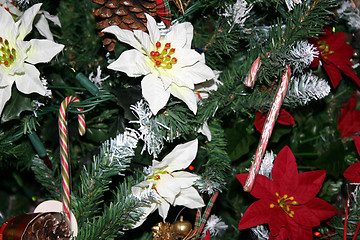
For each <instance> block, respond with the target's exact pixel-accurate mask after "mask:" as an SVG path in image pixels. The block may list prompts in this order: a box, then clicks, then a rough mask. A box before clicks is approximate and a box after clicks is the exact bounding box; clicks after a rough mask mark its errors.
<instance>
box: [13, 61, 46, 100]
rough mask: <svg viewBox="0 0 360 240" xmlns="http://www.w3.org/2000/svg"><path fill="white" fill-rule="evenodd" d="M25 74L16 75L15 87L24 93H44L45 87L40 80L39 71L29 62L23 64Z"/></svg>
mask: <svg viewBox="0 0 360 240" xmlns="http://www.w3.org/2000/svg"><path fill="white" fill-rule="evenodd" d="M24 69H25V74H23V75H18V76H16V80H15V83H16V88H17V89H18V90H19V91H20V92H22V93H25V94H30V93H38V94H40V95H43V96H44V95H45V93H46V89H45V87H44V85H43V84H42V83H41V81H40V72H39V71H38V70H37V68H36V67H35V66H33V65H31V64H27V63H25V64H24Z"/></svg>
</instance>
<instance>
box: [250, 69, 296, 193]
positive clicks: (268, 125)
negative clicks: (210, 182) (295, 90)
mask: <svg viewBox="0 0 360 240" xmlns="http://www.w3.org/2000/svg"><path fill="white" fill-rule="evenodd" d="M290 76H291V69H290V66H286V70H285V72H284V73H283V75H282V77H281V84H280V87H279V88H278V90H277V93H276V96H275V99H274V102H273V104H272V106H271V109H270V112H269V114H268V115H267V117H266V121H265V125H264V128H263V130H262V133H261V138H260V142H259V144H258V148H257V150H256V153H255V159H254V161H253V163H252V165H251V168H250V170H249V174H248V176H247V179H246V182H245V185H244V191H246V192H250V191H251V189H252V188H253V186H254V183H255V178H256V175H257V174H258V172H259V169H260V166H261V161H262V157H263V156H264V153H265V150H266V147H267V144H268V142H269V138H270V136H271V133H272V131H273V129H274V125H275V121H276V119H277V117H278V115H279V112H280V108H281V105H282V102H283V100H284V97H285V94H286V91H287V88H288V85H289V81H290Z"/></svg>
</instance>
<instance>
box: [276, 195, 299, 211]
mask: <svg viewBox="0 0 360 240" xmlns="http://www.w3.org/2000/svg"><path fill="white" fill-rule="evenodd" d="M275 195H276V196H277V198H278V200H277V204H273V203H271V204H270V208H274V207H279V208H281V209H282V210H284V212H285V213H286V214H287V215H289V216H290V217H294V214H295V213H294V211H291V210H290V206H291V205H293V206H296V205H298V204H299V203H298V202H297V201H294V197H288V195H287V194H285V195H284V196H282V197H280V194H279V193H275Z"/></svg>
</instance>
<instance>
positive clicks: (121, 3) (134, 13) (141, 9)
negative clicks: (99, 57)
mask: <svg viewBox="0 0 360 240" xmlns="http://www.w3.org/2000/svg"><path fill="white" fill-rule="evenodd" d="M92 1H93V2H94V3H97V4H100V5H103V6H101V7H100V8H98V9H95V10H94V12H93V14H94V15H95V16H98V17H99V18H100V20H99V21H98V23H97V27H98V28H99V29H101V30H102V29H104V28H106V27H108V26H112V25H116V26H119V27H120V28H122V29H129V30H135V29H136V30H142V31H144V32H145V31H146V30H147V28H146V17H145V13H148V14H150V15H151V16H152V17H156V15H157V14H156V0H92ZM99 37H104V40H103V44H104V46H106V47H107V50H108V51H114V48H115V42H116V41H117V40H116V38H114V36H113V35H111V34H104V33H103V32H100V33H99Z"/></svg>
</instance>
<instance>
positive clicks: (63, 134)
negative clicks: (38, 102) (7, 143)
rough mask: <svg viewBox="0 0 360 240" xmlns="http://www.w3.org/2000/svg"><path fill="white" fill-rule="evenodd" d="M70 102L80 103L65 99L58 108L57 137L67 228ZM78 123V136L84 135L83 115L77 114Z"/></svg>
mask: <svg viewBox="0 0 360 240" xmlns="http://www.w3.org/2000/svg"><path fill="white" fill-rule="evenodd" d="M72 102H75V103H77V102H80V100H79V99H78V98H77V97H73V96H69V97H66V98H65V99H64V100H63V101H62V103H61V106H60V110H59V135H60V158H61V179H62V203H63V211H64V213H65V219H66V220H67V222H68V224H69V227H71V216H70V212H71V210H70V174H69V165H70V163H69V150H68V134H67V120H66V108H67V107H68V105H69V104H70V103H72ZM77 110H78V111H83V110H84V109H82V108H77ZM78 121H79V134H80V136H82V135H84V134H85V131H86V126H85V115H84V114H83V113H79V114H78Z"/></svg>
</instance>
